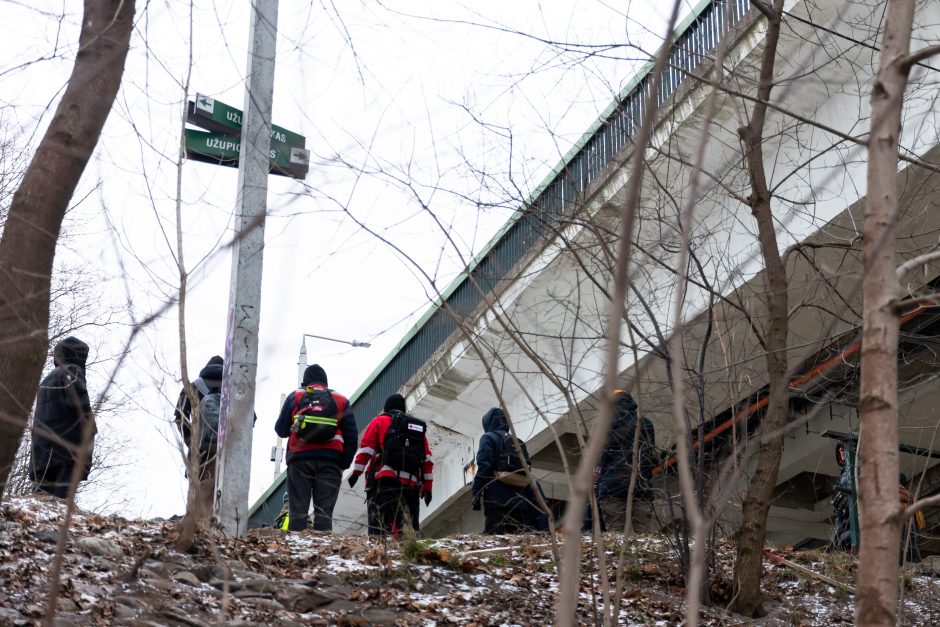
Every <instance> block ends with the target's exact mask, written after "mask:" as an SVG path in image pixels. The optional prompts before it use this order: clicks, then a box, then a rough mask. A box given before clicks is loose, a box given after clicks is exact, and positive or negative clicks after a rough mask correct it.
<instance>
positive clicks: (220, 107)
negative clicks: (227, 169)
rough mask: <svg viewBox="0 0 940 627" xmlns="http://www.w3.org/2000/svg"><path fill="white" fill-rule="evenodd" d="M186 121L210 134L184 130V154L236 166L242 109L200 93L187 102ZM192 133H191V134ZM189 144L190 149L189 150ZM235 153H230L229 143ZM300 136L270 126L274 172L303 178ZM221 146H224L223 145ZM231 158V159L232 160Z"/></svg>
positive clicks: (306, 159) (305, 156) (305, 155)
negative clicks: (193, 99)
mask: <svg viewBox="0 0 940 627" xmlns="http://www.w3.org/2000/svg"><path fill="white" fill-rule="evenodd" d="M187 113H188V115H187V117H186V121H187V122H188V123H190V124H192V125H194V126H198V127H200V128H204V129H206V130H207V131H210V133H205V132H202V131H191V130H190V129H186V153H187V155H189V154H190V152H192V154H193V156H192V157H190V158H192V159H195V160H197V161H206V162H209V163H217V164H219V165H232V166H238V144H239V142H240V136H241V129H242V111H241V109H236V108H235V107H232V106H230V105H227V104H225V103H224V102H221V101H218V100H216V99H214V98H210V97H208V96H203V95H202V94H196V100H195V101H192V100H191V101H189V107H188V112H187ZM191 134H192V135H191ZM190 144H192V150H191V149H190ZM230 144H233V145H234V146H235V148H234V151H235V156H234V158H233V157H232V156H231V150H232V148H231V145H230ZM306 145H307V140H306V138H305V137H304V136H303V135H300V134H298V133H295V132H293V131H289V130H287V129H286V128H284V127H282V126H277V125H276V124H273V125H271V165H272V170H271V171H272V172H273V173H274V174H283V175H285V176H291V177H293V178H297V179H303V178H304V177H305V176H306V174H307V170H308V168H309V164H310V152H309V151H308V150H306V148H305V147H306ZM222 146H224V147H225V148H222ZM233 159H234V161H233Z"/></svg>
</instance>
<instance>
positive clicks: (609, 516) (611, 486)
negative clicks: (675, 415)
mask: <svg viewBox="0 0 940 627" xmlns="http://www.w3.org/2000/svg"><path fill="white" fill-rule="evenodd" d="M614 394H616V400H615V405H614V420H613V422H612V423H611V425H610V432H609V433H608V435H607V446H606V447H605V448H604V453H603V455H601V463H600V474H599V475H598V479H597V500H598V505H599V506H600V510H601V513H602V514H603V515H604V522H605V524H606V527H607V531H616V532H618V533H623V531H624V529H625V528H626V524H627V496H628V493H629V489H630V475H631V474H632V473H633V468H634V467H635V465H634V463H633V442H634V437H636V435H637V431H639V438H640V442H639V462H640V463H639V465H638V466H639V468H638V470H639V472H638V474H637V478H636V487H635V488H634V491H633V508H632V516H631V517H630V520H631V523H632V527H633V531H635V532H636V531H638V532H647V533H648V532H652V531H658V530H659V527H658V525H657V523H656V512H655V510H654V509H653V486H652V480H653V468H654V467H655V466H656V462H657V458H656V433H655V431H654V429H653V423H652V422H651V421H650V419H649V418H646V417H645V416H644V417H643V418H642V419H641V418H639V417H638V416H637V412H636V410H637V404H636V401H635V400H633V397H632V396H630V393H629V392H625V391H623V390H615V391H614Z"/></svg>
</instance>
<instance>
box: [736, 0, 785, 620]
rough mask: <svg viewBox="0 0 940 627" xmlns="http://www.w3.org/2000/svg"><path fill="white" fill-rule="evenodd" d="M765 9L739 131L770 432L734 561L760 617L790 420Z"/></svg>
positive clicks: (750, 606)
mask: <svg viewBox="0 0 940 627" xmlns="http://www.w3.org/2000/svg"><path fill="white" fill-rule="evenodd" d="M761 10H762V11H764V14H765V16H766V17H767V20H768V27H767V36H766V38H765V40H764V50H763V53H762V57H761V68H760V78H759V80H760V84H759V86H758V89H757V103H756V104H755V105H754V109H753V111H752V113H751V119H750V122H749V123H748V125H747V126H745V127H743V128H741V129H740V130H739V133H740V135H741V139H742V141H743V143H744V150H745V158H746V160H747V169H748V176H749V177H750V183H751V195H750V197H749V200H750V203H751V212H752V213H753V215H754V218H755V219H756V220H757V233H758V234H757V237H758V241H759V242H760V249H761V256H762V258H763V261H764V295H765V296H766V299H767V325H766V328H765V331H764V348H765V350H766V358H765V359H766V363H767V377H768V379H769V384H770V390H769V395H770V398H769V402H768V404H767V414H766V416H765V417H764V420H763V421H762V423H761V430H762V432H763V433H767V434H772V435H770V436H769V437H767V439H761V441H760V447H759V450H758V453H757V465H756V467H755V469H754V474H753V476H752V477H751V480H750V482H749V483H748V488H747V493H746V494H745V497H744V502H743V503H742V504H741V527H740V529H739V530H738V543H737V555H736V558H735V563H734V589H735V599H734V609H735V611H737V612H740V613H741V614H744V615H745V616H762V615H763V614H764V613H765V612H764V608H763V603H762V598H761V590H760V581H761V572H762V566H763V551H764V540H765V539H766V535H767V512H768V511H769V509H770V497H771V494H772V493H773V489H774V486H775V485H776V483H777V471H778V470H779V468H780V457H781V454H782V453H783V435H782V433H781V427H783V426H784V424H785V422H786V416H787V405H788V396H787V386H788V381H787V358H786V347H787V274H786V268H785V267H784V264H783V259H782V258H781V257H780V251H779V249H778V247H777V234H776V232H775V230H774V221H773V213H772V211H771V204H770V201H771V194H770V190H769V188H768V185H767V177H766V173H765V170H764V151H763V141H764V122H765V119H766V115H767V105H766V103H767V102H768V101H769V100H770V92H771V90H772V89H773V80H774V65H775V62H776V58H777V41H778V39H779V37H780V23H781V17H782V11H783V0H774V3H773V7H764V8H762V9H761Z"/></svg>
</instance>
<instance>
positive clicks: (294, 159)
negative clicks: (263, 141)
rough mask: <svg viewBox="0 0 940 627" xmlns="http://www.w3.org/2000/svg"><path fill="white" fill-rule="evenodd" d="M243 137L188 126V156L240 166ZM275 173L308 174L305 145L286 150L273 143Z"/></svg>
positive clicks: (272, 171)
mask: <svg viewBox="0 0 940 627" xmlns="http://www.w3.org/2000/svg"><path fill="white" fill-rule="evenodd" d="M240 150H241V140H240V139H239V138H238V137H233V136H231V135H223V134H222V133H208V132H206V131H197V130H194V129H189V128H188V129H186V157H187V158H188V159H192V160H193V161H202V162H204V163H213V164H216V165H227V166H231V167H235V168H237V167H238V155H239V151H240ZM270 157H271V173H272V174H279V175H282V176H290V177H292V178H301V179H302V178H304V175H306V173H307V169H308V167H309V163H310V162H309V156H308V153H307V151H306V150H304V149H303V148H292V149H288V150H286V151H285V150H283V149H280V148H275V147H274V145H273V144H272V146H271V152H270Z"/></svg>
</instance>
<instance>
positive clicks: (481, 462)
mask: <svg viewBox="0 0 940 627" xmlns="http://www.w3.org/2000/svg"><path fill="white" fill-rule="evenodd" d="M483 431H484V433H483V436H482V437H480V446H479V448H478V449H477V474H476V476H475V477H474V478H473V486H472V487H471V490H470V492H471V495H472V504H471V507H472V508H473V509H474V510H475V511H479V510H480V507H481V504H482V507H483V519H484V528H483V533H486V534H504V533H525V532H528V531H533V530H535V529H536V528H537V527H539V526H540V525H539V522H540V518H541V517H544V514H542V512H541V510H539V509H538V506H537V501H536V499H535V496H534V495H533V493H532V488H531V487H529V486H528V485H526V486H520V487H516V486H512V485H509V484H507V483H504V482H503V481H500V480H499V479H498V478H497V473H498V471H499V470H500V469H499V468H498V465H499V464H498V458H499V457H500V448H501V446H502V442H503V436H504V435H505V434H507V433H508V432H509V425H508V423H507V422H506V415H505V414H503V410H502V409H500V408H499V407H494V408H492V409H490V410H489V411H488V412H486V414H484V415H483ZM520 444H521V445H522V447H523V453H524V455H525V463H526V464H527V465H528V464H529V463H530V460H529V454H528V452H527V451H526V450H525V444H524V443H522V442H521V441H520ZM540 515H541V516H540Z"/></svg>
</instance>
